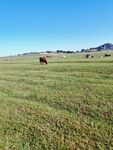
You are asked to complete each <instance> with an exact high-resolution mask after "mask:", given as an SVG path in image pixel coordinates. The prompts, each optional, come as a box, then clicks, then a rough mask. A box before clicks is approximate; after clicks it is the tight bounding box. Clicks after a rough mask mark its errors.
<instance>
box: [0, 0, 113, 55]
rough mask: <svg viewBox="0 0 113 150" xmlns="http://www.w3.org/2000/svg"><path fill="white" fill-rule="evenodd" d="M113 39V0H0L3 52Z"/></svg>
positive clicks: (0, 45)
mask: <svg viewBox="0 0 113 150" xmlns="http://www.w3.org/2000/svg"><path fill="white" fill-rule="evenodd" d="M106 42H111V43H113V0H0V56H5V55H14V54H18V53H24V52H31V51H46V50H57V49H63V50H80V49H82V48H90V47H95V46H99V45H101V44H104V43H106Z"/></svg>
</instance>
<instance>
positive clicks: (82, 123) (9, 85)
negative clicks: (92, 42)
mask: <svg viewBox="0 0 113 150" xmlns="http://www.w3.org/2000/svg"><path fill="white" fill-rule="evenodd" d="M94 55H95V56H96V58H95V57H94V58H93V59H86V58H84V55H83V54H75V55H72V56H71V55H69V56H67V57H66V58H59V57H54V58H49V59H48V61H49V64H48V65H40V64H39V62H38V56H20V57H12V58H7V59H6V58H3V59H0V150H112V149H113V57H111V58H99V57H98V55H97V54H94Z"/></svg>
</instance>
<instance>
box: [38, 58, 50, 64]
mask: <svg viewBox="0 0 113 150" xmlns="http://www.w3.org/2000/svg"><path fill="white" fill-rule="evenodd" d="M39 61H40V64H44V63H45V64H48V62H47V59H46V57H39Z"/></svg>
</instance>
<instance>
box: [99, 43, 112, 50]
mask: <svg viewBox="0 0 113 150" xmlns="http://www.w3.org/2000/svg"><path fill="white" fill-rule="evenodd" d="M96 49H97V51H102V50H113V44H111V43H105V44H103V45H101V46H99V47H97V48H96Z"/></svg>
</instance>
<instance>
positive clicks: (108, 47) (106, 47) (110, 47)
mask: <svg viewBox="0 0 113 150" xmlns="http://www.w3.org/2000/svg"><path fill="white" fill-rule="evenodd" d="M105 50H112V51H113V44H111V43H105V44H103V45H101V46H98V47H93V48H90V49H82V50H81V52H96V51H105Z"/></svg>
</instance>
